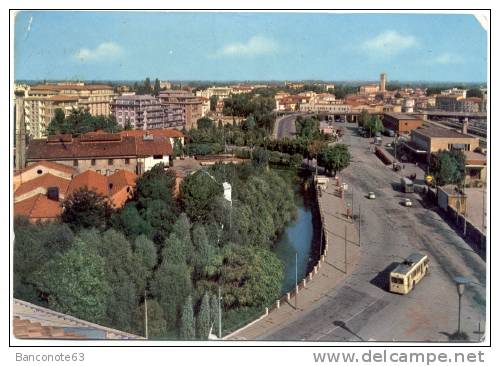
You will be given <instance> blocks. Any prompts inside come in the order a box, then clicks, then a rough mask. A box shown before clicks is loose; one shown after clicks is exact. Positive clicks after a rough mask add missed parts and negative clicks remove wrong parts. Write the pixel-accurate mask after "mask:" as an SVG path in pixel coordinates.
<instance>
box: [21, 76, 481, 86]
mask: <svg viewBox="0 0 500 366" xmlns="http://www.w3.org/2000/svg"><path fill="white" fill-rule="evenodd" d="M149 78H150V80H151V82H154V80H155V79H156V78H155V77H149ZM145 79H146V77H145V78H143V79H106V78H103V79H86V80H84V79H19V80H14V83H21V82H38V83H42V82H44V81H45V82H47V83H53V82H75V83H76V82H82V83H86V82H90V83H94V82H111V83H117V82H125V83H134V82H143V81H144V80H145ZM158 80H160V81H161V82H169V83H172V84H175V83H217V84H224V83H226V84H233V83H242V84H245V83H247V84H248V83H309V82H311V83H324V84H328V83H332V84H335V83H337V84H343V83H378V82H379V79H373V80H361V79H359V80H322V79H300V80H298V79H297V80H290V79H287V80H284V79H283V80H279V79H268V80H257V79H256V80H249V79H240V80H237V79H235V80H230V79H228V80H211V79H193V80H187V79H185V80H182V79H177V80H176V79H168V80H167V79H160V78H158ZM387 83H388V84H391V83H395V84H417V83H428V84H453V83H455V84H464V85H470V84H474V85H476V84H484V85H487V82H482V81H463V80H444V81H440V80H387Z"/></svg>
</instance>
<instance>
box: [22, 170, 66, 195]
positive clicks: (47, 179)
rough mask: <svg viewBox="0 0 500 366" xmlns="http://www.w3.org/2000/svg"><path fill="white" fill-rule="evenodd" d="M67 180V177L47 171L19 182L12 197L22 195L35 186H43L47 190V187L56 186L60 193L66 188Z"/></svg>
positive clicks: (35, 187)
mask: <svg viewBox="0 0 500 366" xmlns="http://www.w3.org/2000/svg"><path fill="white" fill-rule="evenodd" d="M69 182H70V181H69V180H68V179H64V178H61V177H57V176H55V175H52V174H50V173H47V174H44V175H41V176H39V177H36V178H35V179H32V180H29V181H27V182H26V183H23V184H21V185H20V186H19V188H17V189H16V191H15V192H14V197H19V196H22V195H23V194H26V193H29V192H31V191H34V190H35V189H37V188H44V189H45V190H47V189H48V188H49V187H57V188H59V192H60V193H64V192H66V190H67V189H68V185H69Z"/></svg>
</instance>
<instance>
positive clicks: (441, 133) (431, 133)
mask: <svg viewBox="0 0 500 366" xmlns="http://www.w3.org/2000/svg"><path fill="white" fill-rule="evenodd" d="M413 132H415V133H419V134H421V135H424V136H427V137H430V138H433V137H434V138H470V139H477V138H478V137H474V136H471V135H465V134H463V133H461V132H458V131H457V130H454V129H448V128H442V127H437V126H429V125H427V126H424V127H419V128H417V129H414V130H413V131H412V133H413Z"/></svg>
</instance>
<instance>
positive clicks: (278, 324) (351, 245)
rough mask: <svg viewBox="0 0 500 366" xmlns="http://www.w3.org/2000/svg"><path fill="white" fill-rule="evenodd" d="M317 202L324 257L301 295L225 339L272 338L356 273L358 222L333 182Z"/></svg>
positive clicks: (301, 283)
mask: <svg viewBox="0 0 500 366" xmlns="http://www.w3.org/2000/svg"><path fill="white" fill-rule="evenodd" d="M316 199H317V202H318V210H319V216H320V218H321V222H322V229H323V230H322V231H320V233H321V232H322V235H323V250H324V251H325V254H324V256H321V259H320V261H318V262H317V261H316V260H314V263H315V264H314V266H313V270H312V271H311V272H308V273H307V275H306V276H305V277H304V278H302V279H300V281H299V285H298V286H297V289H298V292H297V294H298V296H297V297H296V296H295V289H294V290H292V291H291V292H288V293H287V294H285V295H284V296H283V297H282V298H280V299H277V300H276V302H275V303H274V304H273V305H272V306H271V307H269V308H266V310H265V312H264V313H263V314H262V315H261V316H260V317H259V318H257V319H256V320H254V321H253V322H251V323H249V324H247V325H246V326H244V327H242V328H240V329H238V330H237V331H235V332H233V333H231V334H229V335H227V336H226V337H224V339H227V340H259V339H269V338H271V339H272V334H273V333H274V332H276V331H277V330H279V329H281V328H282V327H284V326H286V325H287V324H288V323H290V322H291V321H293V320H295V319H297V318H299V317H300V316H301V315H304V314H305V313H307V312H309V311H311V310H313V309H314V308H315V307H316V306H318V305H319V304H320V303H321V301H322V300H323V299H325V298H326V297H327V296H328V294H330V293H331V292H332V291H335V288H336V287H337V286H338V285H339V284H340V283H341V282H342V281H343V280H345V278H346V277H347V276H348V275H349V274H350V273H352V271H353V270H354V268H355V265H356V263H357V260H358V257H359V246H358V237H357V230H356V226H355V223H354V222H353V221H351V220H350V219H348V218H346V217H345V212H346V202H345V201H344V200H343V199H342V198H341V197H339V196H338V195H337V187H336V186H334V184H333V183H332V182H330V183H328V184H327V186H326V189H325V190H324V191H322V192H321V193H319V192H317V194H316ZM346 234H347V235H346Z"/></svg>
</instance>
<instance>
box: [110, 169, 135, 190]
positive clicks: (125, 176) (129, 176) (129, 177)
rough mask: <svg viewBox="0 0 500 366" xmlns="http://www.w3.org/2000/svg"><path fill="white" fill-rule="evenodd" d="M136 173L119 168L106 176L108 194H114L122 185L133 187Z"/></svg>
mask: <svg viewBox="0 0 500 366" xmlns="http://www.w3.org/2000/svg"><path fill="white" fill-rule="evenodd" d="M136 179H137V175H135V174H134V173H132V172H130V171H128V170H119V171H117V172H115V173H114V174H112V175H110V176H109V177H108V188H109V189H110V195H114V194H115V193H116V192H118V191H119V190H121V189H123V188H124V187H135V182H136Z"/></svg>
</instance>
